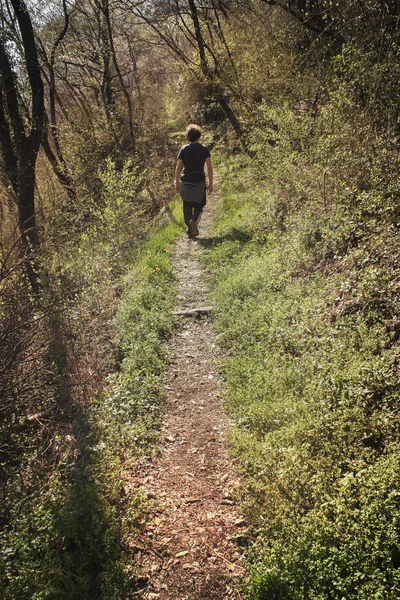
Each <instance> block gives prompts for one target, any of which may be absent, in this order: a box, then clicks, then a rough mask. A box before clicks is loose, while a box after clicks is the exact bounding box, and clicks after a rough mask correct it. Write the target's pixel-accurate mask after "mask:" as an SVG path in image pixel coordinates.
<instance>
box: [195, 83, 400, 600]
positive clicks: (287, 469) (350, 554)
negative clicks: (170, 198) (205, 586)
mask: <svg viewBox="0 0 400 600" xmlns="http://www.w3.org/2000/svg"><path fill="white" fill-rule="evenodd" d="M343 97H344V95H343V94H340V98H343ZM260 111H264V112H265V121H264V124H263V125H260V127H259V128H258V129H255V130H254V132H253V138H252V139H253V140H254V143H253V147H252V158H251V160H250V159H249V158H248V157H246V156H243V155H239V156H236V157H230V158H228V157H225V158H224V160H223V163H222V164H221V166H220V178H221V180H222V181H223V184H222V202H221V206H220V210H219V215H218V219H217V224H216V226H215V228H214V232H213V237H212V239H211V242H210V245H209V248H208V250H207V255H206V261H207V265H208V267H209V268H210V269H211V271H212V282H211V289H212V297H213V301H214V303H215V305H216V307H217V308H216V317H215V321H216V327H217V328H218V330H219V338H220V343H221V345H222V346H223V348H224V349H225V350H226V358H225V359H224V361H223V367H222V368H223V374H224V378H225V382H226V403H227V407H228V409H229V411H230V412H231V413H232V415H233V416H234V418H235V420H236V426H235V428H234V430H233V432H232V434H231V439H230V447H231V451H232V453H233V455H234V456H235V457H237V458H238V459H239V465H240V467H239V468H240V470H241V472H242V475H243V485H242V502H243V510H244V512H245V515H246V518H247V520H248V523H249V532H250V539H251V545H250V549H249V554H248V560H247V562H248V576H247V578H246V581H245V591H246V597H247V598H249V599H250V598H251V599H252V600H255V599H256V598H257V599H259V600H267V599H268V600H272V599H282V600H283V599H284V600H291V599H293V600H300V599H301V600H310V599H318V600H328V599H330V600H331V599H338V600H339V599H340V600H341V599H344V598H346V600H350V599H357V600H364V599H365V600H366V599H367V598H368V599H370V598H375V599H378V598H382V599H385V600H389V599H393V600H394V598H398V597H399V595H400V571H399V567H400V486H399V480H398V472H399V467H400V436H399V431H400V429H399V425H400V419H399V380H398V375H399V372H398V369H399V366H398V365H399V358H400V357H399V346H398V339H399V328H398V325H399V323H398V317H397V314H398V309H399V300H398V298H399V296H398V291H399V285H400V283H399V277H398V268H399V264H398V257H399V249H400V248H399V239H398V226H399V212H398V201H397V194H396V192H395V188H396V180H395V177H394V175H393V171H392V170H391V169H390V168H388V163H390V164H392V165H393V164H394V163H395V162H396V161H397V158H396V154H395V153H394V152H393V151H392V149H391V143H390V140H385V139H384V138H383V137H381V136H378V135H376V132H374V131H373V128H372V127H371V125H370V124H369V123H368V121H367V120H366V119H364V117H363V116H362V114H358V113H356V112H355V111H353V107H352V106H351V102H350V101H349V102H347V105H346V106H344V105H343V101H341V100H339V97H336V98H335V96H334V94H332V96H331V99H330V101H329V102H327V103H326V105H325V106H324V108H323V109H322V110H321V114H320V115H319V117H318V118H317V119H315V118H312V117H307V116H304V117H302V118H301V119H299V118H296V117H295V116H294V115H293V112H292V111H291V110H290V108H289V107H285V106H281V107H280V108H279V109H277V110H275V109H266V108H264V107H262V106H261V107H260ZM357 115H358V116H357ZM351 119H357V131H360V130H361V131H362V138H363V141H364V145H362V144H361V143H360V145H357V143H355V140H354V131H355V128H354V127H353V126H352V121H351ZM328 122H329V123H330V128H329V129H327V127H326V124H327V123H328ZM269 123H273V127H272V129H271V131H269V130H268V127H269V125H268V124H269ZM293 127H294V129H293ZM311 130H312V131H313V136H312V138H311V137H310V131H311ZM277 132H278V133H277ZM272 134H274V135H275V141H276V143H274V144H273V145H271V144H268V140H267V138H268V139H269V137H270V136H271V135H272ZM294 134H295V135H294ZM366 140H368V144H367V143H366Z"/></svg>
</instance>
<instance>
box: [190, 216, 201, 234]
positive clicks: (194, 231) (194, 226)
mask: <svg viewBox="0 0 400 600" xmlns="http://www.w3.org/2000/svg"><path fill="white" fill-rule="evenodd" d="M196 235H199V228H198V227H197V223H196V221H194V220H193V219H191V220H190V221H189V236H190V237H195V236H196Z"/></svg>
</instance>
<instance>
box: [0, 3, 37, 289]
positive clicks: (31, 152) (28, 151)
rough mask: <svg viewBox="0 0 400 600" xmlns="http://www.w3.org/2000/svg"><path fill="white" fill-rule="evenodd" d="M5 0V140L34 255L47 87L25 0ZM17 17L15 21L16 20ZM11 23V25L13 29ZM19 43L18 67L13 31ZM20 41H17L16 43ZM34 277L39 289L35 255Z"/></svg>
mask: <svg viewBox="0 0 400 600" xmlns="http://www.w3.org/2000/svg"><path fill="white" fill-rule="evenodd" d="M10 3H11V6H9V4H8V1H7V0H5V1H4V2H3V4H2V6H1V9H2V20H3V30H2V31H1V33H0V144H1V150H2V154H3V160H4V165H5V170H6V173H7V176H8V178H9V180H10V182H11V185H12V188H13V190H14V192H15V195H16V198H17V205H18V217H19V229H20V232H21V239H22V242H23V246H24V251H25V252H26V253H27V254H28V255H29V256H33V254H32V253H33V251H34V250H36V249H37V248H38V246H39V236H38V232H37V225H36V214H35V169H36V159H37V154H38V151H39V147H40V142H41V139H42V135H43V124H44V87H43V82H42V78H41V73H40V64H39V59H38V53H37V48H36V41H35V36H34V32H33V27H32V21H31V18H30V16H29V12H28V10H27V7H26V5H25V4H24V2H23V0H10ZM14 19H15V20H14ZM4 25H5V27H8V28H9V31H7V30H6V29H5V28H4ZM11 30H13V33H14V36H15V39H17V40H18V42H19V47H20V48H21V53H22V57H21V58H22V65H23V70H22V69H21V70H20V72H19V73H18V75H17V73H16V70H15V69H13V67H12V62H13V54H12V53H13V52H15V48H16V46H15V45H13V43H12V42H13V41H14V40H13V39H12V37H11V35H10V31H11ZM14 44H15V43H14ZM25 72H26V74H27V79H28V87H29V95H30V98H29V105H28V103H27V102H23V98H22V96H23V93H22V81H21V78H23V77H24V74H25ZM28 265H29V267H28V276H29V279H30V281H31V285H32V287H33V289H34V290H35V291H38V288H39V283H38V275H37V272H36V270H35V266H34V262H33V259H32V260H29V261H28Z"/></svg>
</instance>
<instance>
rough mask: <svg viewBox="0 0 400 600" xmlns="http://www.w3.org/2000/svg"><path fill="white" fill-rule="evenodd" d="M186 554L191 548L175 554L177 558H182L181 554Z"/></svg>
mask: <svg viewBox="0 0 400 600" xmlns="http://www.w3.org/2000/svg"><path fill="white" fill-rule="evenodd" d="M186 554H189V550H182V552H178V554H175V558H181V556H186Z"/></svg>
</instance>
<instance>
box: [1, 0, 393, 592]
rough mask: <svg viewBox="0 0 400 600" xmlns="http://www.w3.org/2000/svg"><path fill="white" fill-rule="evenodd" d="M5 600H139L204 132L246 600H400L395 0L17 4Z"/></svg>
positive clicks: (10, 126) (5, 244)
mask: <svg viewBox="0 0 400 600" xmlns="http://www.w3.org/2000/svg"><path fill="white" fill-rule="evenodd" d="M0 9H1V15H0V16H1V22H0V33H1V35H0V75H1V77H0V146H1V164H0V169H1V172H0V175H1V184H0V190H1V194H0V207H1V225H0V234H1V242H0V243H1V245H0V250H1V271H0V320H1V333H0V394H1V408H0V434H1V438H0V453H1V461H0V468H1V479H0V486H1V487H0V496H1V505H0V527H1V538H0V547H1V549H0V551H1V564H0V574H1V583H0V592H1V595H2V597H4V598H6V599H8V600H17V599H18V600H20V599H21V600H22V599H24V598H26V599H32V598H36V599H40V598H43V599H44V598H57V599H58V598H68V599H69V600H70V599H72V598H79V599H84V598H93V599H96V600H97V599H101V598H102V599H104V600H108V599H111V598H116V599H117V598H125V597H126V594H127V593H128V591H130V592H132V591H134V590H135V589H137V588H136V587H135V586H137V585H139V583H140V582H138V581H137V580H136V574H135V565H134V562H133V559H132V556H131V555H130V551H129V549H130V548H131V547H132V548H133V547H134V542H133V541H132V540H134V539H135V536H137V535H139V534H140V533H139V532H140V524H141V522H142V519H143V516H144V514H145V513H146V510H147V506H146V502H145V501H144V499H143V498H142V497H141V494H140V490H137V489H135V487H134V486H133V485H132V484H131V482H130V473H131V470H132V465H133V464H134V462H135V460H137V459H138V457H140V456H142V455H143V454H144V453H146V452H148V448H149V444H151V442H152V440H153V439H154V436H155V431H156V429H157V423H158V418H159V415H158V411H159V407H160V405H161V403H162V392H161V390H160V389H159V382H158V377H159V374H160V372H161V371H162V366H163V340H164V339H165V338H166V337H167V336H168V335H169V334H170V332H171V331H172V329H173V326H174V321H173V319H172V317H171V307H172V305H173V301H174V293H175V283H174V280H173V276H172V270H171V265H170V260H169V251H168V249H169V244H170V242H172V241H173V240H174V239H175V237H176V235H177V234H178V233H179V231H182V226H181V222H180V219H179V218H178V217H177V210H178V209H177V207H174V206H173V207H172V209H171V208H167V209H165V208H162V207H163V205H164V204H165V203H166V202H167V201H170V200H171V196H172V185H171V182H172V178H173V169H174V158H175V155H176V149H177V146H178V142H179V141H180V138H179V136H178V138H177V137H176V136H175V134H174V132H176V131H178V130H180V129H182V128H183V126H184V125H185V123H186V122H187V121H188V120H194V121H200V122H201V124H203V125H205V126H206V127H208V129H209V137H210V139H211V140H212V144H213V148H214V150H215V152H214V156H216V154H217V153H218V155H219V174H220V179H221V180H222V195H223V201H222V204H221V209H220V214H219V218H218V222H217V224H216V226H215V232H214V234H213V237H212V239H211V241H212V244H209V242H207V245H208V246H209V247H208V248H207V262H208V265H209V266H210V268H211V270H212V272H213V273H214V277H213V280H212V290H213V291H212V294H213V296H214V299H215V303H216V305H217V307H218V308H217V311H216V326H217V327H218V329H219V331H220V339H221V344H222V345H223V346H224V347H225V348H226V350H227V358H226V360H225V361H224V365H223V370H224V375H225V379H226V397H227V405H228V406H229V410H230V411H231V412H232V414H233V415H234V417H235V419H236V421H237V426H236V428H235V430H234V432H233V433H232V439H231V448H232V452H233V453H234V454H235V455H236V456H237V457H238V458H239V465H240V469H241V471H242V473H243V489H242V501H243V507H244V510H245V512H246V517H247V519H248V523H249V530H248V538H249V553H248V576H247V578H246V582H245V589H246V593H247V596H248V597H249V598H254V599H255V598H259V599H262V598H265V599H266V598H271V599H272V598H281V599H290V598H293V599H295V598H296V599H300V598H301V599H304V600H306V599H311V598H318V599H320V600H322V599H328V598H329V599H331V598H338V599H341V598H360V599H363V598H384V599H385V600H386V599H391V598H393V599H394V598H397V597H398V596H399V595H400V589H399V587H400V581H399V574H398V569H399V566H400V558H399V556H400V554H399V552H400V550H399V527H400V522H399V521H400V490H399V483H398V471H399V464H398V463H399V461H400V454H399V442H400V440H399V408H398V406H399V405H398V402H399V396H398V392H399V389H398V368H399V366H398V365H399V351H398V340H399V331H400V329H399V318H398V310H399V286H400V282H399V270H398V267H399V265H398V261H399V237H398V228H399V210H400V209H399V182H398V168H399V156H398V136H399V106H400V98H399V87H398V74H399V64H400V63H399V27H398V25H399V8H398V3H397V2H387V3H385V4H383V3H378V2H375V1H372V0H367V1H366V2H364V1H363V2H357V3H354V2H352V1H351V0H339V1H338V2H335V3H328V2H325V1H324V0H321V1H320V0H317V1H314V0H312V1H311V2H307V3H305V2H302V1H301V0H295V1H294V2H292V3H289V4H287V3H285V2H280V1H278V2H275V1H274V2H262V1H261V0H260V1H258V0H257V1H256V0H254V1H250V0H245V1H243V2H242V1H232V2H226V3H225V2H214V1H207V2H205V1H203V0H201V1H199V2H194V1H193V0H188V2H187V3H186V2H178V3H170V2H164V1H158V0H154V1H153V2H151V3H145V4H143V3H141V2H134V0H127V1H124V2H122V1H120V0H115V1H114V2H109V1H108V0H101V1H100V2H89V1H87V0H79V2H74V3H72V2H71V3H70V2H67V1H66V0H61V2H52V3H50V4H49V5H48V6H47V8H46V10H41V6H40V5H36V4H35V5H34V4H30V3H29V4H27V7H25V6H24V5H23V3H21V2H20V1H19V0H18V1H17V0H15V1H14V0H9V1H8V0H3V1H2V2H1V3H0Z"/></svg>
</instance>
